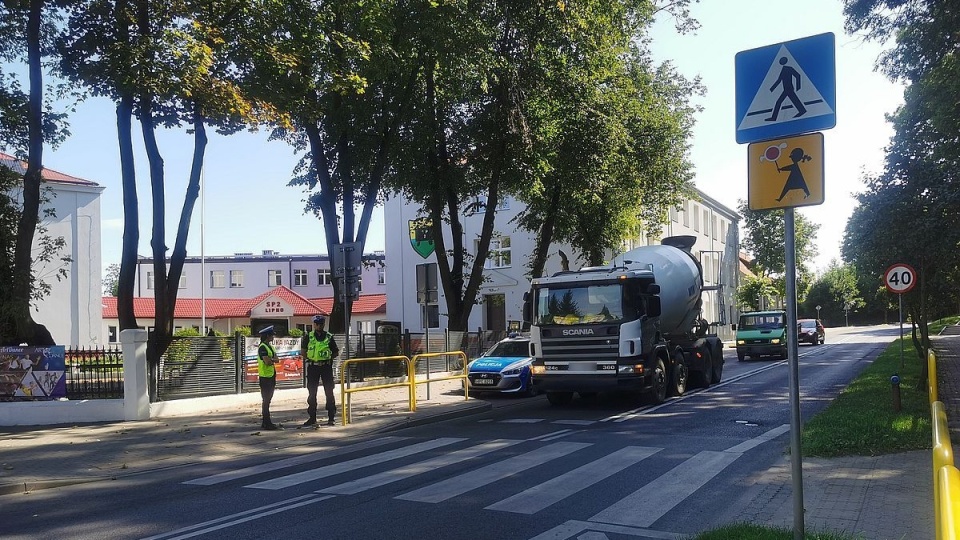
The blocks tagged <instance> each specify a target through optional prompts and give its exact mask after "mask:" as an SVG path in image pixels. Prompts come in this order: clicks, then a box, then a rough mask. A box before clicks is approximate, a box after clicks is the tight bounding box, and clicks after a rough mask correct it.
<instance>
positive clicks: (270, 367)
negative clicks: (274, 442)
mask: <svg viewBox="0 0 960 540" xmlns="http://www.w3.org/2000/svg"><path fill="white" fill-rule="evenodd" d="M259 334H260V345H259V346H258V347H257V374H258V375H259V376H260V398H261V399H262V400H263V406H262V412H263V422H262V423H261V424H260V427H261V428H262V429H265V430H268V431H273V430H275V429H280V426H278V425H277V424H274V423H273V422H271V421H270V401H271V400H273V391H274V390H275V389H276V388H277V368H276V367H275V365H274V364H276V363H277V362H278V360H277V351H276V350H274V348H273V334H274V330H273V326H268V327H266V328H264V329H263V330H260V332H259Z"/></svg>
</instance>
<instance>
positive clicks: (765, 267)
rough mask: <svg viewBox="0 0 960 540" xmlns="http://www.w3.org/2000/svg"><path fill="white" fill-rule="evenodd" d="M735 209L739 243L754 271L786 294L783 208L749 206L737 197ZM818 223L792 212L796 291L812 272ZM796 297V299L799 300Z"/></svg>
mask: <svg viewBox="0 0 960 540" xmlns="http://www.w3.org/2000/svg"><path fill="white" fill-rule="evenodd" d="M737 211H738V212H740V215H741V216H743V219H744V234H743V240H742V242H741V247H742V248H743V249H745V250H746V251H748V252H749V253H750V254H751V255H753V258H754V264H755V267H756V271H757V272H758V273H759V274H760V275H761V276H767V277H769V278H771V279H772V281H773V284H774V287H775V288H776V290H777V292H778V294H779V295H780V297H781V298H783V297H785V296H786V283H785V282H784V277H785V275H786V262H785V261H786V258H785V257H786V252H785V251H784V243H785V241H786V238H785V230H784V215H783V210H763V211H756V210H750V207H749V206H748V205H747V203H746V201H743V200H741V201H740V204H739V206H738V207H737ZM818 230H820V225H819V224H816V223H813V222H811V221H810V220H809V219H807V218H806V217H804V216H803V215H802V214H800V213H795V214H794V247H795V249H796V266H797V268H796V272H797V291H798V295H799V294H802V292H803V291H805V290H806V289H807V287H808V286H809V284H810V282H811V281H812V276H813V272H812V271H811V270H810V268H809V265H810V263H812V261H813V259H814V258H815V257H816V256H817V245H816V239H817V231H818ZM802 300H803V299H802V298H798V301H802Z"/></svg>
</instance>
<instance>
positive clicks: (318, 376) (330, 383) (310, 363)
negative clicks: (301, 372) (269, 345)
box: [301, 315, 340, 426]
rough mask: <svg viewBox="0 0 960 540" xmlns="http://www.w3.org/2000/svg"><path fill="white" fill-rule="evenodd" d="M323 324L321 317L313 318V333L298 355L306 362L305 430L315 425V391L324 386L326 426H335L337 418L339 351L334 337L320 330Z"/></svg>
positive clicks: (304, 342)
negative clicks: (335, 369) (336, 364)
mask: <svg viewBox="0 0 960 540" xmlns="http://www.w3.org/2000/svg"><path fill="white" fill-rule="evenodd" d="M325 322H326V319H324V317H323V316H321V315H317V316H316V317H314V318H313V324H314V329H313V331H312V332H309V333H308V334H307V335H306V336H305V337H304V339H303V344H302V346H301V353H302V356H303V358H305V359H306V366H307V370H306V371H307V415H308V418H307V421H306V422H304V423H303V425H304V426H313V425H316V424H317V390H318V387H319V386H320V382H321V381H322V382H323V393H324V395H325V397H326V400H327V403H326V409H327V425H329V426H332V425H334V418H335V417H336V415H337V400H336V398H335V397H334V394H333V388H334V380H333V359H334V358H335V357H337V356H338V355H339V354H340V349H339V348H338V347H337V343H336V342H335V341H334V339H333V335H331V334H329V333H328V332H326V331H325V330H324V329H323V325H324V323H325Z"/></svg>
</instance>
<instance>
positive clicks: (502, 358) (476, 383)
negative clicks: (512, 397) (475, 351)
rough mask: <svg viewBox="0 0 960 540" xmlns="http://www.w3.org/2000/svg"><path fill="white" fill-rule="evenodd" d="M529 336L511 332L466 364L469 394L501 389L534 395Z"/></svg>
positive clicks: (512, 392)
mask: <svg viewBox="0 0 960 540" xmlns="http://www.w3.org/2000/svg"><path fill="white" fill-rule="evenodd" d="M532 362H533V358H531V357H530V338H528V337H522V336H519V335H515V334H511V336H510V337H508V338H507V339H504V340H501V341H500V342H499V343H497V344H496V345H494V346H493V347H491V348H490V350H488V351H487V352H485V353H483V356H481V357H479V358H477V359H476V360H474V361H472V362H470V363H469V364H467V379H468V380H469V381H470V393H471V394H477V393H479V392H501V393H505V394H521V395H526V396H533V395H536V393H537V391H536V389H535V387H534V381H533V375H532V374H531V373H530V364H531V363H532Z"/></svg>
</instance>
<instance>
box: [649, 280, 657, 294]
mask: <svg viewBox="0 0 960 540" xmlns="http://www.w3.org/2000/svg"><path fill="white" fill-rule="evenodd" d="M647 294H660V285H659V284H657V283H651V284H649V285H647Z"/></svg>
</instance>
